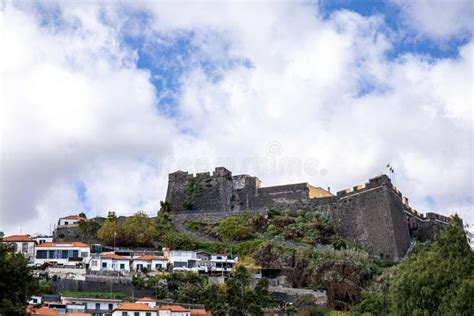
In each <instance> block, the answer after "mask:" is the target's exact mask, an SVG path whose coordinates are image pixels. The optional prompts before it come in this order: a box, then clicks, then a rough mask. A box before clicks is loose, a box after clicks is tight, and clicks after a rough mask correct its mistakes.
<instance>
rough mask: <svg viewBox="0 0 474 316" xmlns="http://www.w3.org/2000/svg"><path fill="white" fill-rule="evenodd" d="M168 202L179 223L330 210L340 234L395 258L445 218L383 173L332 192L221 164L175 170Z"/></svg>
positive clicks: (430, 235)
mask: <svg viewBox="0 0 474 316" xmlns="http://www.w3.org/2000/svg"><path fill="white" fill-rule="evenodd" d="M166 201H168V202H169V203H170V208H171V213H172V216H173V218H174V219H175V220H177V222H179V223H184V222H186V221H192V220H201V221H207V220H222V219H224V218H226V217H228V216H231V215H235V214H238V213H239V212H241V211H262V210H263V211H264V210H268V209H274V210H280V211H282V210H286V209H291V210H298V209H302V210H317V211H319V212H322V213H325V214H329V215H330V217H331V219H332V221H333V222H334V224H335V226H336V229H337V231H338V233H339V234H340V235H341V236H343V237H344V238H346V239H349V240H353V241H354V242H356V243H358V244H359V245H361V246H362V247H363V248H364V249H366V250H367V251H368V252H369V254H371V255H374V256H379V257H382V258H391V259H394V260H399V259H400V258H401V257H403V255H404V254H405V253H406V251H407V249H408V247H409V245H410V241H411V238H414V237H416V238H420V237H421V238H422V239H432V238H433V237H434V235H436V234H437V233H439V231H440V230H441V229H443V227H444V226H445V225H446V223H447V221H448V218H446V217H444V216H441V215H438V214H436V213H428V214H427V216H426V217H424V216H423V215H422V214H421V213H418V212H416V210H413V209H411V208H410V207H409V206H408V199H407V198H405V197H403V196H402V194H401V193H400V191H398V189H397V188H396V187H395V186H393V184H392V183H391V181H390V178H389V177H388V176H386V175H381V176H378V177H375V178H373V179H370V180H369V182H368V183H366V184H364V185H358V186H355V187H353V188H350V189H346V190H343V191H340V192H337V195H336V196H334V195H332V194H331V193H330V192H329V191H326V190H324V189H322V188H318V187H313V186H311V185H309V184H308V183H298V184H289V185H280V186H273V187H260V180H259V179H258V178H257V177H253V176H249V175H237V176H232V173H231V172H230V171H229V170H227V169H225V168H223V167H220V168H216V169H215V171H214V172H213V174H212V175H210V173H198V174H196V176H193V175H191V174H188V173H187V172H183V171H178V172H175V173H172V174H170V175H169V183H168V192H167V196H166Z"/></svg>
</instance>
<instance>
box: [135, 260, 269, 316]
mask: <svg viewBox="0 0 474 316" xmlns="http://www.w3.org/2000/svg"><path fill="white" fill-rule="evenodd" d="M133 284H134V285H135V287H137V288H148V289H153V290H154V292H155V294H156V297H157V298H160V299H164V298H168V299H172V300H173V301H176V302H180V303H195V304H196V303H197V304H203V305H205V306H206V309H208V310H211V311H212V312H213V315H263V311H262V308H266V307H270V306H271V305H272V300H271V297H270V294H269V292H268V280H266V279H261V280H259V281H258V282H257V283H256V284H255V285H254V286H252V278H251V275H250V274H249V272H248V271H247V269H246V268H245V267H243V266H239V267H238V268H237V269H236V270H235V271H234V272H233V273H232V275H231V277H230V278H229V279H227V281H226V282H225V284H222V285H216V284H212V283H210V282H209V279H208V278H207V277H206V276H203V275H199V274H196V273H193V272H185V273H169V274H159V275H155V276H148V275H146V276H138V277H135V278H134V279H133Z"/></svg>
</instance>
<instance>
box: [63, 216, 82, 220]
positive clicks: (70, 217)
mask: <svg viewBox="0 0 474 316" xmlns="http://www.w3.org/2000/svg"><path fill="white" fill-rule="evenodd" d="M61 219H72V220H78V221H84V220H86V219H85V218H84V217H80V216H79V215H69V216H66V217H61Z"/></svg>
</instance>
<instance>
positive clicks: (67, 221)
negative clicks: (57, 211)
mask: <svg viewBox="0 0 474 316" xmlns="http://www.w3.org/2000/svg"><path fill="white" fill-rule="evenodd" d="M84 220H86V219H85V218H84V217H81V216H79V215H69V216H66V217H61V218H60V219H59V221H58V226H66V225H77V224H79V222H81V221H84Z"/></svg>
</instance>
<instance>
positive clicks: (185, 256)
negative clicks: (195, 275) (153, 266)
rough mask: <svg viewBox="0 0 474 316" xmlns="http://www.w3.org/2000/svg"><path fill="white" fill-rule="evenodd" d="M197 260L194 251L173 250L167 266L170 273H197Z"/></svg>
mask: <svg viewBox="0 0 474 316" xmlns="http://www.w3.org/2000/svg"><path fill="white" fill-rule="evenodd" d="M198 260H199V259H198V258H197V255H196V252H195V251H188V250H173V251H171V254H170V257H169V264H170V266H171V269H172V271H193V272H197V271H198V267H197V265H196V261H198Z"/></svg>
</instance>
